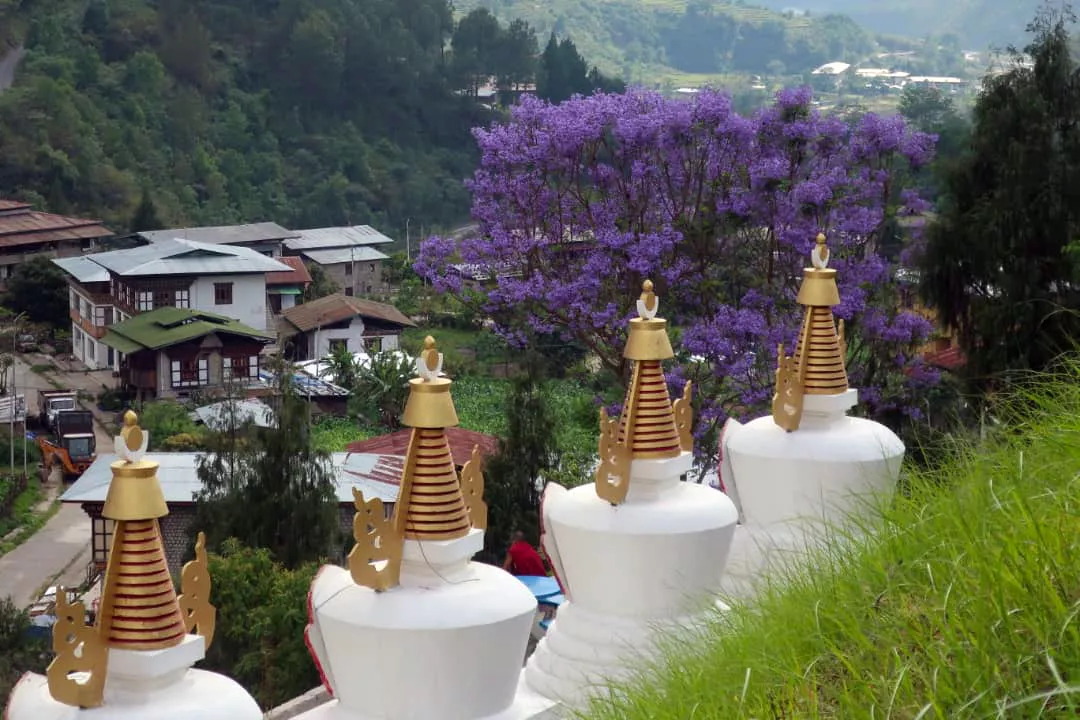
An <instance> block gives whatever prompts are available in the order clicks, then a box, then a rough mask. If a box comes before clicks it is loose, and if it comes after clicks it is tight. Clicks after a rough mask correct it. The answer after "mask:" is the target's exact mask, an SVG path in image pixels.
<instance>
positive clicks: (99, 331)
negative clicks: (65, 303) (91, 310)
mask: <svg viewBox="0 0 1080 720" xmlns="http://www.w3.org/2000/svg"><path fill="white" fill-rule="evenodd" d="M68 315H70V316H71V321H72V322H73V323H75V324H76V325H78V326H79V328H80V329H81V330H82V331H83V332H84V333H86V334H87V335H89V336H90V337H92V338H94V339H95V340H100V339H101V338H103V337H105V331H106V330H108V328H106V327H101V326H99V325H95V324H94V323H92V322H90V321H89V320H87V319H86V318H84V317H82V316H81V315H79V313H78V312H77V311H75V310H69V311H68Z"/></svg>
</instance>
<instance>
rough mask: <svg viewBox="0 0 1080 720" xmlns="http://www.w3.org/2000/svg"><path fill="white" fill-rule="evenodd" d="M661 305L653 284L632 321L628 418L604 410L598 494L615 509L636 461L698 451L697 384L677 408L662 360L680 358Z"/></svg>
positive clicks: (628, 353)
mask: <svg viewBox="0 0 1080 720" xmlns="http://www.w3.org/2000/svg"><path fill="white" fill-rule="evenodd" d="M659 309H660V301H659V300H658V299H657V297H656V294H655V293H654V292H653V284H652V281H651V280H646V281H645V282H644V283H643V285H642V293H641V297H640V298H639V299H638V301H637V311H638V317H636V318H633V319H632V320H631V321H630V336H629V337H628V338H627V340H626V348H625V350H624V351H623V357H624V358H626V359H628V360H633V361H634V372H633V376H632V377H631V380H630V388H629V390H628V391H627V394H626V401H625V403H624V405H623V412H622V416H621V417H620V418H619V420H618V421H614V420H609V419H608V416H607V412H606V411H605V410H601V411H600V451H599V454H600V467H599V468H597V472H596V492H597V494H598V495H599V496H600V497H601V498H603V499H604V500H607V501H608V502H610V503H611V504H613V505H618V504H619V503H621V502H623V500H625V499H626V493H627V492H628V491H629V489H630V463H631V462H632V461H633V460H660V459H665V458H674V457H678V456H679V455H681V454H682V453H684V452H691V451H692V450H693V447H694V445H693V438H692V436H691V435H690V426H691V425H692V424H693V417H692V411H691V409H690V393H691V384H690V383H687V385H686V388H685V390H684V392H683V397H682V398H681V399H680V400H677V401H676V402H675V404H674V406H673V405H672V402H671V396H670V395H669V394H668V389H667V382H666V381H665V380H664V370H663V367H661V364H660V363H661V361H662V360H667V359H668V358H672V357H674V356H675V353H674V351H673V350H672V349H671V341H670V340H668V336H667V321H666V320H664V319H663V318H658V317H656V313H657V312H658V311H659Z"/></svg>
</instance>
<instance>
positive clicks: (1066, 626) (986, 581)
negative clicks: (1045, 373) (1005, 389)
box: [588, 365, 1080, 720]
mask: <svg viewBox="0 0 1080 720" xmlns="http://www.w3.org/2000/svg"><path fill="white" fill-rule="evenodd" d="M1078 380H1080V365H1074V366H1073V367H1071V368H1069V369H1068V370H1067V371H1064V372H1063V373H1062V374H1061V375H1059V376H1057V377H1055V378H1052V379H1046V378H1043V379H1042V380H1041V381H1040V383H1039V384H1037V385H1031V386H1028V387H1027V388H1026V389H1025V390H1024V392H1023V397H1022V402H1023V406H1024V407H1023V409H1022V410H1017V409H1016V408H1013V409H1012V411H1011V413H1010V414H1009V418H1010V422H1009V423H1008V426H1009V427H1010V430H1009V431H1008V432H1007V433H1003V434H1002V435H1001V436H1000V437H997V438H995V439H993V440H991V441H988V442H987V443H985V444H984V445H983V446H981V447H978V448H967V449H958V451H957V457H956V458H955V460H954V461H953V462H952V463H951V464H950V465H949V466H948V467H946V468H944V469H942V470H940V471H938V472H937V473H935V474H933V475H926V476H917V477H910V478H908V479H909V480H910V483H909V484H910V493H909V495H908V496H907V497H904V498H900V499H898V500H896V501H895V502H893V503H892V504H891V505H890V507H888V508H887V509H885V510H882V511H881V512H880V513H877V518H876V520H877V522H876V523H875V525H877V526H878V527H877V532H875V533H874V534H873V535H872V536H871V538H870V539H868V540H862V541H858V542H854V543H848V544H847V545H846V549H845V547H844V546H841V545H840V544H837V545H836V546H833V547H830V548H827V549H825V550H824V551H822V554H821V557H820V558H819V559H818V563H819V567H818V569H817V570H814V569H808V568H803V569H799V568H795V569H793V570H791V572H790V574H789V575H788V577H787V578H784V579H780V578H777V579H776V581H775V582H773V583H772V584H771V585H765V586H763V587H762V588H761V592H760V595H759V597H758V598H757V601H756V603H755V604H754V605H739V606H737V607H735V608H734V609H733V611H732V612H730V613H729V614H728V615H727V616H726V617H724V618H721V619H718V620H717V621H716V622H715V623H714V624H713V625H712V626H711V627H710V628H709V629H708V630H707V632H706V633H705V637H704V639H702V640H699V641H697V642H695V643H692V644H690V645H689V646H683V647H679V648H672V649H669V650H668V651H666V652H665V653H664V660H662V661H660V662H659V663H658V667H654V668H651V669H650V671H649V672H647V673H646V674H645V676H644V678H643V679H642V680H641V681H640V682H638V683H634V684H632V685H631V686H630V689H629V690H628V692H627V693H626V694H616V696H615V697H614V698H612V699H608V700H606V701H605V702H603V703H597V704H596V705H595V707H594V708H592V710H591V712H590V713H589V714H588V717H589V718H592V719H593V720H616V719H617V720H636V719H641V720H644V719H646V718H647V719H648V720H667V719H670V720H675V719H678V720H687V719H688V718H698V719H699V720H705V719H706V718H717V719H719V718H723V719H725V720H739V719H747V720H749V719H750V718H759V719H761V720H766V719H773V718H798V719H802V718H809V719H813V718H842V719H847V718H853V719H854V718H920V719H928V718H942V719H945V718H948V719H949V720H957V719H961V718H1003V719H1007V720H1015V719H1017V718H1074V717H1080V679H1078V676H1080V384H1078V382H1077V381H1078Z"/></svg>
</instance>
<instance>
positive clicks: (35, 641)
mask: <svg viewBox="0 0 1080 720" xmlns="http://www.w3.org/2000/svg"><path fill="white" fill-rule="evenodd" d="M29 628H30V618H29V616H27V614H26V611H25V610H21V609H20V608H19V607H18V606H16V605H15V603H14V602H12V600H11V598H10V597H6V598H3V599H0V698H5V702H6V699H7V696H8V695H10V694H11V690H12V688H14V687H15V683H17V682H18V681H19V678H20V677H22V675H23V673H26V672H37V673H43V672H45V668H46V667H48V665H49V659H50V652H49V640H48V639H47V638H37V637H32V636H30V634H29V632H28V631H29Z"/></svg>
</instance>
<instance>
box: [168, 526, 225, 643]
mask: <svg viewBox="0 0 1080 720" xmlns="http://www.w3.org/2000/svg"><path fill="white" fill-rule="evenodd" d="M180 592H181V593H182V594H181V595H180V597H178V598H177V602H178V603H179V605H180V612H181V614H182V615H183V616H184V628H185V629H186V630H187V631H188V632H189V633H197V634H199V635H202V636H203V640H204V641H205V648H206V649H209V648H210V644H211V643H212V642H213V641H214V626H215V625H216V621H217V608H215V607H214V606H213V605H211V604H210V564H209V562H208V561H207V557H206V533H202V532H200V533H199V535H198V538H197V539H196V540H195V559H194V560H192V561H191V562H189V563H187V564H185V565H184V568H183V570H181V571H180Z"/></svg>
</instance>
